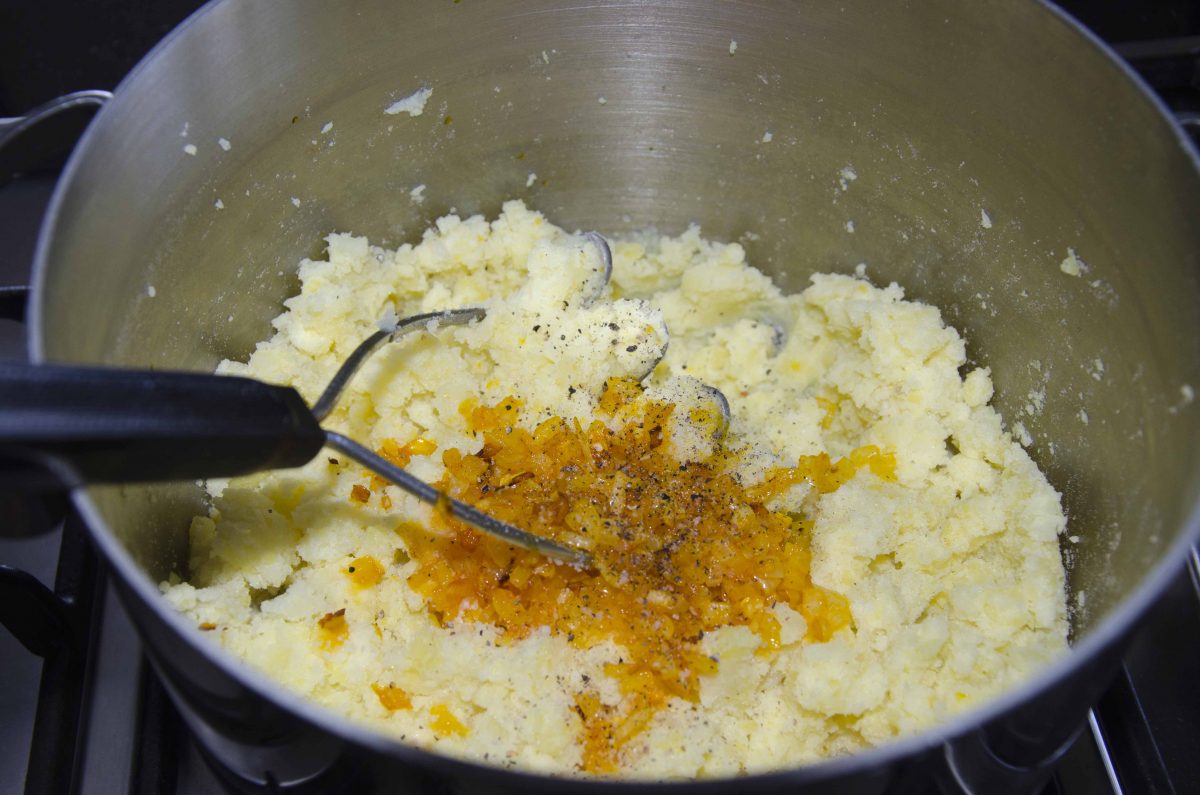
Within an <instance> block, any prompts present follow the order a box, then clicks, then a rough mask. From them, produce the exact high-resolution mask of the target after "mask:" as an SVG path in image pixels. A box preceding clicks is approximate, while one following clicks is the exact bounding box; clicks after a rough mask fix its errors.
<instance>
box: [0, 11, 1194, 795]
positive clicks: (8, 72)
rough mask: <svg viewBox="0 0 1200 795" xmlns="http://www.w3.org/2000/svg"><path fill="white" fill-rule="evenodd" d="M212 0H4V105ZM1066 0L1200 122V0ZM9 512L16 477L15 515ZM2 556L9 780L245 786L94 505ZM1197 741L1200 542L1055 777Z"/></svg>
mask: <svg viewBox="0 0 1200 795" xmlns="http://www.w3.org/2000/svg"><path fill="white" fill-rule="evenodd" d="M199 5H201V4H200V3H199V2H196V1H195V0H159V2H139V1H138V0H91V1H90V2H88V3H78V4H77V3H69V2H64V0H41V1H40V2H37V3H33V2H25V3H21V2H20V0H9V2H8V3H7V4H0V117H4V116H14V115H19V114H21V113H23V112H25V111H27V110H29V109H30V108H32V107H34V106H36V105H38V104H40V103H42V102H44V101H46V100H49V99H51V98H53V97H55V96H58V95H61V94H64V93H68V92H70V91H75V90H80V89H87V88H107V89H112V88H113V87H114V86H115V85H116V83H117V82H119V80H120V78H121V77H123V76H124V74H125V73H126V72H128V70H129V69H130V68H131V67H132V66H133V65H134V64H135V63H136V62H137V60H139V59H140V58H141V56H142V55H144V54H145V52H147V51H148V50H149V49H150V47H152V46H153V45H154V44H155V43H156V42H157V41H158V40H159V39H160V38H161V37H162V36H163V35H165V34H166V33H167V32H168V31H169V30H170V29H171V28H172V27H174V26H175V25H176V24H178V23H179V22H180V21H182V20H183V19H184V18H186V16H187V15H188V14H190V13H191V12H192V11H193V10H195V9H196V8H197V7H199ZM1062 6H1063V7H1064V8H1065V9H1066V10H1067V11H1069V12H1070V13H1072V14H1074V15H1075V16H1077V17H1078V18H1080V19H1082V20H1084V22H1085V23H1086V24H1088V25H1089V27H1091V28H1092V29H1093V30H1094V31H1095V32H1096V33H1097V34H1098V35H1100V36H1101V37H1102V38H1104V39H1105V40H1107V41H1109V42H1110V43H1112V44H1113V45H1114V46H1115V48H1116V49H1117V50H1118V52H1119V53H1121V55H1122V56H1123V57H1125V58H1126V59H1127V60H1129V61H1130V63H1131V64H1132V65H1133V66H1134V67H1135V69H1137V70H1138V71H1139V72H1140V73H1141V74H1142V76H1143V77H1144V79H1146V80H1147V81H1148V82H1149V83H1150V84H1151V85H1152V86H1153V87H1154V89H1155V90H1156V91H1157V92H1158V93H1159V95H1160V96H1161V97H1162V98H1163V99H1164V101H1166V102H1167V103H1168V105H1169V106H1170V107H1171V108H1172V109H1173V110H1174V111H1175V112H1176V113H1177V114H1179V115H1180V117H1181V118H1182V119H1184V120H1185V121H1186V122H1188V123H1189V124H1191V125H1200V3H1196V2H1194V1H1193V0H1182V1H1180V0H1153V2H1151V1H1148V0H1122V2H1108V3H1098V2H1086V0H1072V1H1070V2H1063V3H1062ZM1191 129H1195V127H1192V128H1191ZM60 164H61V158H53V157H52V158H50V159H49V160H48V161H47V162H46V163H44V164H43V166H42V167H41V168H40V169H39V170H37V171H36V172H35V173H30V174H25V175H23V176H22V177H21V178H20V179H16V180H14V181H12V182H9V183H8V184H7V185H5V184H4V183H5V182H6V181H7V179H6V175H4V174H2V173H0V251H3V252H4V254H3V256H2V257H0V286H4V285H11V284H24V283H25V281H26V279H27V275H28V267H29V262H30V261H31V260H32V255H33V246H34V240H35V237H36V231H37V228H38V226H39V224H40V219H41V215H42V212H43V210H44V207H45V205H46V203H47V202H48V201H49V197H50V194H51V192H52V190H53V187H54V183H55V179H56V177H57V170H58V167H59V166H60ZM0 170H2V169H0ZM23 357H24V338H23V330H22V328H21V327H20V325H19V324H16V323H13V322H11V321H7V320H0V360H5V359H9V360H11V359H19V358H23ZM9 518H10V517H9V516H8V515H7V514H6V513H5V512H4V505H3V502H2V495H0V519H3V520H7V519H9ZM0 565H6V566H9V567H12V568H14V569H17V570H20V571H23V572H26V573H28V575H30V577H31V578H32V580H29V579H26V578H23V577H22V576H21V575H18V574H13V573H11V572H0V575H2V577H0V585H2V586H3V588H2V589H0V618H3V619H4V621H5V622H12V621H17V622H20V623H21V624H22V627H21V628H20V629H19V630H17V633H18V634H20V635H21V636H22V638H23V639H24V640H25V641H26V642H27V643H30V644H32V645H34V646H38V645H39V644H40V646H42V647H43V648H39V649H38V650H39V651H40V652H42V653H43V654H44V655H45V659H44V660H43V659H42V657H39V656H37V655H35V654H34V653H32V652H31V651H30V650H28V649H27V648H25V647H23V646H22V645H21V643H20V642H19V641H18V640H17V638H16V636H15V635H14V634H13V633H10V632H8V631H2V630H0V793H8V792H20V791H22V790H24V791H25V792H27V793H37V794H38V795H41V793H75V792H78V793H84V795H90V794H91V793H97V794H99V793H130V794H131V795H151V794H156V793H184V794H185V795H187V794H189V793H220V792H226V791H229V790H228V787H227V785H224V784H222V780H221V777H220V775H219V773H218V772H216V771H215V770H214V769H213V768H212V767H210V766H209V765H208V763H207V762H206V760H205V758H204V755H203V752H202V751H201V750H200V749H199V748H198V747H197V745H196V744H195V743H194V742H193V741H192V739H191V738H190V736H189V735H188V733H187V730H186V729H185V728H184V727H183V725H182V724H181V722H180V719H179V717H178V715H177V714H176V712H175V710H174V709H173V707H172V706H171V704H170V702H169V701H168V700H167V698H166V695H165V693H164V691H163V689H162V687H161V686H160V685H159V684H158V683H157V681H156V680H155V678H154V677H153V675H152V674H151V673H150V672H149V670H148V668H147V666H146V664H145V661H144V659H143V658H142V654H141V651H140V648H139V646H138V642H137V638H136V635H135V633H134V630H133V627H132V626H131V625H130V623H129V620H128V618H127V617H126V616H125V614H124V612H123V611H122V610H121V609H120V608H119V606H118V605H117V604H116V600H115V597H114V596H113V594H112V591H111V588H110V587H109V586H108V585H107V584H106V576H105V572H104V570H103V566H102V565H101V564H100V563H99V562H98V561H97V560H96V558H95V556H94V554H93V553H92V551H91V548H90V546H89V544H88V542H87V538H86V532H85V530H84V529H83V528H82V526H81V524H80V523H79V522H78V520H76V519H73V518H71V517H68V519H67V521H66V522H65V523H64V524H63V526H62V527H61V528H60V529H58V530H57V531H56V532H54V533H52V534H49V535H45V536H40V537H37V538H33V539H24V540H15V541H14V540H0ZM33 582H40V583H43V584H44V585H45V586H46V587H47V588H48V589H50V590H53V591H55V592H56V593H57V595H58V596H59V597H60V598H62V599H63V600H64V601H65V603H66V604H67V609H66V610H65V611H59V612H56V613H55V612H47V611H39V610H38V609H35V606H30V605H28V604H26V603H18V602H17V601H15V600H16V599H17V598H18V596H17V595H18V594H19V595H21V596H20V598H23V599H24V598H28V594H29V593H30V591H31V589H32V588H34V587H35V586H34V585H33ZM44 595H45V594H43V596H44ZM6 606H7V607H6ZM39 622H41V623H39ZM7 625H10V626H11V623H9V624H7ZM50 627H53V631H50V630H49V629H48V628H50ZM1197 748H1200V560H1197V559H1196V558H1195V554H1193V560H1192V561H1191V562H1190V565H1189V567H1188V568H1187V570H1185V571H1184V572H1182V573H1181V575H1180V576H1179V577H1178V578H1177V579H1176V581H1175V582H1174V583H1173V585H1172V587H1171V589H1170V590H1169V592H1168V593H1167V594H1166V595H1165V596H1164V598H1163V600H1162V601H1161V602H1160V603H1159V605H1158V606H1157V607H1156V608H1155V609H1154V610H1153V611H1152V612H1151V614H1150V615H1149V616H1147V618H1146V619H1145V621H1144V622H1143V624H1142V627H1141V628H1140V630H1139V633H1138V635H1137V636H1136V638H1135V640H1134V642H1133V644H1132V646H1131V647H1130V650H1129V652H1128V654H1127V655H1126V656H1125V659H1124V667H1123V669H1122V670H1121V672H1120V674H1119V675H1118V677H1117V679H1116V681H1115V682H1114V683H1113V685H1112V687H1111V688H1110V689H1109V691H1108V692H1107V693H1106V695H1105V696H1104V697H1103V699H1102V700H1101V702H1100V703H1099V704H1097V705H1096V708H1095V709H1094V710H1093V712H1092V714H1091V716H1090V720H1089V726H1088V727H1087V729H1086V730H1085V731H1084V732H1083V733H1082V734H1081V736H1080V738H1079V740H1078V741H1077V742H1076V743H1075V745H1074V746H1073V747H1072V748H1071V750H1070V751H1069V752H1068V753H1067V754H1066V756H1065V757H1064V758H1063V760H1062V763H1061V764H1060V766H1059V768H1058V771H1057V773H1056V775H1055V777H1054V779H1053V781H1051V783H1050V784H1049V785H1048V786H1047V788H1046V793H1047V795H1049V794H1051V793H1061V794H1062V795H1075V794H1076V793H1106V792H1114V793H1122V792H1150V793H1185V792H1197V791H1200V754H1197V753H1196V749H1197Z"/></svg>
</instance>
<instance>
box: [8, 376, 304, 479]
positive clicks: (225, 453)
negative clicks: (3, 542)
mask: <svg viewBox="0 0 1200 795" xmlns="http://www.w3.org/2000/svg"><path fill="white" fill-rule="evenodd" d="M324 443H325V433H324V431H322V430H321V427H320V425H318V424H317V420H316V418H315V417H314V416H313V414H312V412H311V411H310V410H309V408H308V406H307V404H306V403H305V402H304V400H303V398H301V397H300V395H299V393H297V392H296V391H295V390H294V389H291V388H290V387H281V386H272V385H270V384H264V383H262V382H259V381H254V380H251V379H248V378H239V377H231V376H216V375H202V374H199V373H182V372H161V371H153V370H124V369H121V370H118V369H110V368H98V367H68V366H62V365H30V364H23V363H20V364H18V363H2V364H0V484H2V485H3V486H5V487H8V488H10V489H33V490H55V489H59V490H61V489H62V488H63V487H67V488H75V487H78V486H82V485H86V484H91V483H134V482H148V481H164V480H191V479H196V478H207V477H230V476H234V475H241V474H247V473H250V472H257V471H261V470H266V469H277V468H283V469H286V468H288V467H297V466H301V465H302V464H305V463H307V462H308V461H310V460H311V459H312V458H313V457H314V456H316V454H317V452H318V451H320V449H321V447H322V446H323V445H324Z"/></svg>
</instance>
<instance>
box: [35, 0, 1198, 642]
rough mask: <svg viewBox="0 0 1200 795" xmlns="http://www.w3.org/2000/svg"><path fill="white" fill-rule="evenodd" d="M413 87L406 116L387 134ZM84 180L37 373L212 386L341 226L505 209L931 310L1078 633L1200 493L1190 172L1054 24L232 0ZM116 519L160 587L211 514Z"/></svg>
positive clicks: (98, 150) (60, 259)
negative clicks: (995, 426) (1010, 464)
mask: <svg viewBox="0 0 1200 795" xmlns="http://www.w3.org/2000/svg"><path fill="white" fill-rule="evenodd" d="M735 41H736V48H735V47H734V44H733V42H735ZM422 87H425V88H431V89H432V95H431V96H430V97H429V99H428V101H427V103H426V104H425V106H424V112H423V113H422V114H421V115H419V116H411V115H408V114H406V113H397V114H389V113H387V112H386V111H385V109H386V108H388V107H389V106H390V105H391V104H392V103H393V102H395V101H396V100H399V99H402V98H404V97H405V96H407V95H410V94H412V93H413V92H415V91H416V90H418V89H420V88H422ZM222 140H224V141H225V142H226V143H225V144H222V143H221V141H222ZM190 147H195V149H194V154H193V153H190V152H192V151H193V150H191V149H190ZM73 177H74V178H73V181H72V183H71V185H70V189H69V190H68V191H67V192H66V193H65V195H64V197H63V201H62V205H61V207H60V210H59V214H58V217H57V219H56V225H55V226H54V228H53V232H54V235H53V238H52V240H51V241H50V245H49V247H48V248H47V249H46V251H45V255H46V261H45V267H46V270H45V281H44V283H43V285H42V286H43V291H42V293H41V295H40V301H41V307H42V310H43V315H42V323H41V332H42V334H43V336H44V346H43V347H44V353H45V356H46V358H48V359H52V360H66V361H79V362H108V363H114V364H127V365H151V366H157V367H184V368H190V369H197V370H211V369H212V368H213V367H214V366H215V364H216V362H217V361H219V360H220V359H221V358H223V357H236V358H242V357H245V356H246V355H247V354H248V353H249V352H250V351H251V350H252V349H253V345H254V343H255V342H256V341H258V340H261V339H264V338H266V337H267V336H269V334H270V333H271V328H270V325H269V321H270V319H271V318H272V317H273V316H274V315H276V314H277V313H278V312H279V311H280V310H281V301H282V300H283V299H284V298H285V297H286V296H287V295H288V294H289V293H290V292H292V291H294V290H295V289H296V286H297V285H296V280H295V270H296V265H297V263H298V262H299V260H300V259H301V258H302V257H305V256H314V255H318V254H320V253H321V252H322V250H323V242H322V238H323V236H324V235H326V234H328V233H329V232H332V231H353V232H356V233H360V234H365V235H368V236H369V237H370V238H371V240H372V242H374V243H377V244H382V245H387V246H395V245H397V244H400V243H403V242H406V241H410V242H411V241H415V240H417V239H419V237H420V234H421V231H422V230H423V229H424V228H425V227H427V226H428V224H429V223H430V222H431V221H432V220H433V219H435V218H437V217H438V216H440V215H442V214H444V213H446V212H448V211H450V210H451V209H452V208H453V209H457V211H458V212H460V213H464V214H466V213H475V212H484V213H488V214H494V213H495V212H497V211H498V209H499V207H500V204H501V202H502V201H503V200H504V199H507V198H522V199H524V200H525V201H526V202H527V203H528V204H530V205H531V206H533V207H535V208H537V209H540V210H542V211H544V212H545V213H546V214H547V215H548V216H549V218H550V219H551V220H553V221H555V222H557V223H560V224H562V225H564V226H567V227H569V228H583V229H591V228H594V229H598V230H600V231H603V232H606V233H619V232H622V231H629V230H633V229H636V228H641V227H645V226H648V225H653V226H656V227H658V228H659V229H661V230H663V231H669V232H677V231H680V230H682V229H683V228H685V227H686V226H687V225H688V224H689V223H693V222H695V223H699V224H700V225H701V227H702V228H703V230H704V232H705V233H706V235H708V236H710V237H715V238H722V239H727V240H738V241H741V242H742V243H743V244H744V245H745V247H746V249H747V251H748V253H749V257H750V259H751V261H752V262H754V263H755V264H757V265H758V266H759V267H761V268H762V269H763V270H765V271H766V272H767V273H769V274H771V275H772V276H773V277H774V278H776V279H777V280H778V281H779V282H780V283H781V284H782V285H783V286H784V287H786V288H788V289H791V290H798V289H801V288H803V286H804V285H805V284H806V283H807V277H808V275H809V274H811V273H812V272H814V271H819V270H832V271H839V272H852V271H854V269H855V268H856V266H858V265H859V264H860V263H865V266H866V270H865V272H866V275H867V276H868V277H869V278H870V279H871V280H872V281H874V282H876V283H886V282H890V281H896V282H898V283H899V284H901V285H902V286H903V287H904V288H905V290H906V291H907V293H908V295H909V296H911V297H914V298H918V299H921V300H925V301H929V302H932V303H934V304H936V305H937V306H939V307H940V308H941V309H942V311H943V313H944V315H945V318H946V320H947V321H948V322H950V323H952V324H953V325H955V326H956V327H957V328H958V329H959V330H960V331H962V332H963V334H964V336H965V337H966V339H967V342H968V349H969V351H970V354H971V356H972V358H973V360H974V361H975V362H978V363H982V364H985V365H987V366H989V367H990V368H991V369H992V374H993V378H994V380H995V383H996V388H997V397H996V402H997V404H998V406H999V407H1000V409H1001V411H1002V413H1003V414H1004V416H1005V418H1006V420H1007V421H1008V423H1009V425H1010V427H1016V426H1017V424H1018V423H1019V424H1020V426H1021V427H1023V428H1024V429H1025V431H1026V432H1027V433H1028V435H1029V438H1030V439H1031V443H1030V445H1029V449H1030V452H1031V453H1032V454H1033V455H1034V457H1035V459H1036V460H1037V461H1038V462H1039V463H1040V464H1041V466H1042V467H1043V468H1044V469H1045V471H1046V472H1047V473H1048V475H1049V476H1050V479H1051V481H1052V482H1053V483H1054V484H1055V486H1056V487H1057V488H1058V489H1060V490H1061V491H1062V492H1063V495H1064V501H1065V504H1066V507H1067V510H1068V513H1069V516H1070V521H1071V529H1070V533H1071V535H1072V536H1073V537H1077V538H1078V541H1077V543H1076V542H1074V541H1071V542H1065V543H1064V548H1065V550H1066V552H1065V554H1066V555H1067V558H1068V561H1069V564H1070V572H1071V586H1072V590H1073V592H1074V601H1075V602H1076V603H1078V604H1080V605H1082V607H1081V609H1077V610H1076V611H1075V614H1074V617H1073V621H1074V627H1075V631H1076V634H1077V635H1078V634H1079V633H1086V632H1088V631H1089V630H1090V629H1092V628H1093V627H1095V626H1096V624H1097V622H1098V621H1099V619H1100V618H1102V617H1103V616H1104V615H1105V614H1106V613H1107V612H1108V611H1109V610H1110V609H1111V608H1112V607H1113V606H1114V605H1115V604H1117V603H1118V602H1119V601H1120V600H1121V599H1122V598H1124V597H1125V596H1126V595H1127V594H1128V593H1129V592H1130V590H1131V589H1132V588H1133V587H1134V586H1135V585H1136V584H1137V583H1138V582H1139V581H1140V580H1141V578H1142V577H1143V576H1144V575H1145V573H1146V572H1147V571H1148V570H1149V568H1150V567H1151V566H1152V565H1153V564H1154V563H1155V562H1156V561H1158V560H1159V559H1160V557H1161V556H1162V554H1163V553H1164V551H1165V550H1166V548H1167V547H1168V546H1169V544H1170V543H1171V541H1172V540H1173V539H1174V538H1176V537H1177V536H1178V534H1179V533H1181V532H1183V527H1184V523H1185V517H1186V513H1187V511H1189V510H1190V509H1191V506H1192V502H1193V499H1194V495H1195V494H1196V486H1197V482H1196V481H1197V461H1196V454H1195V452H1194V451H1195V450H1196V448H1197V445H1196V442H1197V438H1196V437H1197V422H1196V418H1195V411H1196V409H1195V408H1194V407H1192V406H1191V405H1190V403H1189V400H1190V388H1191V387H1192V386H1196V385H1200V373H1198V372H1197V368H1198V366H1200V365H1198V363H1200V350H1198V347H1200V333H1198V332H1200V318H1198V317H1197V307H1198V306H1200V301H1198V300H1197V299H1198V298H1200V289H1198V285H1197V274H1198V273H1200V262H1198V259H1200V253H1198V252H1200V225H1197V224H1196V223H1195V217H1196V212H1197V208H1198V207H1200V183H1198V179H1197V173H1196V169H1195V165H1194V163H1193V162H1192V161H1191V160H1190V159H1189V158H1188V156H1187V155H1186V153H1185V152H1184V150H1183V149H1182V147H1181V146H1180V144H1179V143H1178V142H1177V140H1176V139H1175V137H1174V133H1173V131H1172V130H1171V128H1170V127H1169V125H1167V123H1166V122H1165V121H1164V120H1163V119H1161V118H1160V117H1159V116H1158V115H1157V114H1156V112H1155V111H1154V109H1153V107H1152V106H1151V104H1150V103H1149V101H1148V100H1146V99H1145V98H1144V97H1143V96H1142V95H1141V93H1140V92H1139V91H1137V90H1136V88H1135V87H1134V86H1133V85H1132V83H1131V82H1130V81H1129V80H1128V79H1127V78H1126V77H1125V76H1124V75H1123V74H1122V73H1121V69H1120V68H1119V67H1117V66H1116V65H1114V64H1113V63H1111V62H1109V61H1108V60H1107V59H1106V58H1104V57H1103V56H1102V55H1101V54H1100V53H1099V52H1098V51H1096V50H1095V49H1094V48H1093V47H1091V46H1090V45H1088V44H1087V43H1086V42H1085V41H1084V40H1083V39H1082V38H1081V37H1080V36H1079V35H1078V34H1077V33H1076V32H1075V31H1074V30H1073V29H1072V28H1071V27H1070V26H1069V25H1067V24H1066V23H1064V22H1062V21H1061V20H1060V19H1058V18H1057V17H1056V16H1055V15H1054V14H1052V13H1051V12H1049V11H1047V10H1046V9H1044V8H1042V7H1040V6H1038V5H1035V4H1028V5H1013V4H999V3H996V4H972V5H970V6H966V5H963V4H961V3H954V2H949V0H945V2H933V3H921V4H911V5H909V4H905V3H889V4H878V3H855V2H844V1H840V2H836V3H835V2H806V3H787V4H784V3H779V4H771V5H769V6H766V7H764V6H759V5H753V4H750V3H738V2H729V3H721V4H711V3H706V4H700V3H687V2H679V1H678V0H677V1H675V2H669V1H663V0H654V2H649V1H648V0H647V1H645V2H621V3H612V4H603V5H600V6H596V5H590V4H581V7H579V8H572V7H570V5H569V4H562V3H550V2H544V3H540V2H522V3H507V2H489V3H478V4H469V3H463V4H457V3H444V4H438V5H437V6H436V7H432V6H429V5H426V4H412V3H391V2H387V1H386V0H372V1H369V2H361V3H355V4H353V5H345V4H332V5H331V4H324V3H318V2H316V1H315V0H297V2H293V3H286V4H283V3H280V4H265V3H254V2H248V1H246V2H243V1H241V0H228V2H225V3H222V4H219V5H217V6H215V7H210V8H208V9H206V11H205V12H203V13H202V15H201V16H200V17H198V18H197V19H195V20H193V21H192V23H191V25H190V26H189V27H188V29H187V31H186V34H185V35H179V36H177V37H176V38H175V39H174V40H173V41H172V42H170V44H169V45H168V46H167V47H166V48H165V49H163V50H161V51H159V53H158V54H157V56H156V57H155V58H153V59H152V61H151V62H150V63H148V64H146V65H144V66H143V68H141V69H140V70H139V71H138V72H137V73H136V74H135V76H134V77H133V78H131V80H130V81H129V82H128V83H127V84H126V85H125V86H124V88H123V89H122V90H121V91H120V93H119V95H118V98H117V99H116V100H115V101H114V102H113V103H112V105H111V106H110V107H109V108H108V109H106V110H105V111H104V113H103V115H102V117H101V119H100V121H99V122H98V124H97V126H96V128H95V129H94V130H93V132H92V135H91V137H90V139H89V140H88V141H87V143H86V145H85V147H84V151H83V152H81V153H80V160H79V163H78V167H77V170H76V171H75V173H74V175H73ZM420 186H424V188H423V190H421V191H418V190H417V189H418V188H419V187H420ZM1068 248H1070V249H1073V250H1075V251H1076V252H1078V255H1079V257H1080V258H1082V259H1083V260H1084V261H1085V262H1086V269H1087V270H1086V272H1085V273H1083V274H1082V275H1081V276H1079V277H1075V276H1071V275H1068V274H1066V273H1064V272H1063V271H1062V270H1060V267H1059V265H1060V263H1061V262H1062V261H1063V260H1064V258H1066V257H1067V255H1068ZM151 288H153V289H151ZM98 496H99V499H100V505H101V509H102V511H103V513H104V515H105V516H106V517H107V518H108V521H109V523H110V526H111V527H112V528H113V530H114V531H115V532H116V533H117V534H118V535H119V537H121V538H122V539H123V541H124V542H125V543H126V544H127V545H128V546H129V548H130V549H131V550H132V552H133V553H134V555H135V557H136V558H137V559H138V560H139V561H140V562H141V563H142V565H144V566H145V567H146V569H147V571H148V573H149V574H150V576H151V577H152V578H155V579H161V578H163V577H165V576H166V575H167V574H168V573H169V572H171V571H172V570H176V571H181V570H182V569H183V567H184V566H185V565H186V554H185V550H186V527H187V521H186V517H187V516H189V515H190V514H191V512H192V511H193V510H195V507H196V506H197V505H198V504H199V503H198V501H197V500H198V490H196V489H195V488H194V487H192V486H172V487H157V488H156V489H155V490H153V492H150V491H148V490H144V489H136V488H135V489H120V490H118V489H107V490H104V491H103V492H102V493H98ZM150 497H153V498H152V499H151V498H150ZM1085 594H1086V596H1085Z"/></svg>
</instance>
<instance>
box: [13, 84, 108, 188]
mask: <svg viewBox="0 0 1200 795" xmlns="http://www.w3.org/2000/svg"><path fill="white" fill-rule="evenodd" d="M112 96H113V95H112V93H111V92H108V91H99V90H88V91H75V92H73V93H71V94H64V95H63V96H61V97H57V98H55V99H52V100H50V101H49V102H46V103H43V104H41V105H39V106H37V107H36V108H34V109H33V110H31V111H29V112H28V113H26V114H25V115H24V116H14V117H8V118H0V185H5V184H7V183H8V182H10V181H11V180H12V179H13V178H14V177H15V176H17V175H18V174H20V173H22V172H24V171H28V170H29V169H32V168H36V167H37V166H39V165H42V164H43V163H45V162H46V161H47V160H49V159H50V158H52V157H56V156H62V155H63V154H64V153H66V152H69V151H70V150H71V148H72V147H73V146H74V145H75V142H76V141H78V140H79V136H80V135H81V134H82V132H83V129H84V127H86V126H87V123H88V122H89V121H91V117H90V116H87V117H83V120H82V121H81V117H80V116H79V114H78V113H76V111H78V110H80V109H94V108H99V107H101V106H103V105H104V104H105V103H106V102H108V101H109V100H110V99H112ZM93 112H94V111H93ZM34 128H38V134H37V135H25V133H27V132H29V131H30V130H33V129H34Z"/></svg>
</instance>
